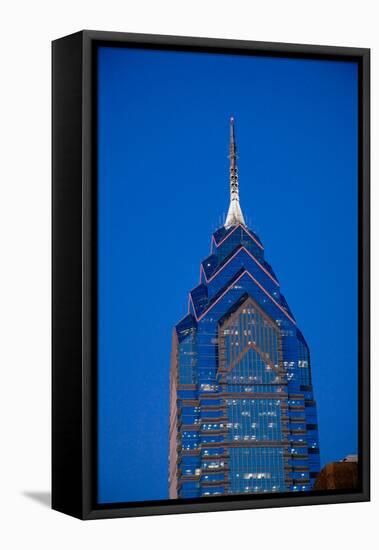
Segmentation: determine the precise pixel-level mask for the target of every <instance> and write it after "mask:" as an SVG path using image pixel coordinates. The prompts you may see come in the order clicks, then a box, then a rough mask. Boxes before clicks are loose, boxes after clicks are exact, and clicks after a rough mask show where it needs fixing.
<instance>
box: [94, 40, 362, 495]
mask: <svg viewBox="0 0 379 550" xmlns="http://www.w3.org/2000/svg"><path fill="white" fill-rule="evenodd" d="M231 114H233V115H234V116H235V119H236V135H237V145H238V153H239V179H240V197H241V206H242V210H243V212H244V214H245V219H246V218H247V219H248V221H249V225H250V226H251V227H252V228H253V229H254V230H255V231H256V232H257V233H258V235H259V236H260V238H261V239H262V242H263V244H264V246H265V253H266V259H267V261H268V262H269V263H271V265H272V267H273V269H274V271H275V273H276V275H277V277H278V278H279V281H280V283H281V289H282V292H283V293H284V295H285V297H286V299H287V301H288V303H289V305H290V307H291V309H292V311H293V313H294V315H295V317H296V319H297V322H298V325H299V327H300V329H301V330H302V332H303V334H304V336H305V338H306V340H307V342H308V344H309V347H310V351H311V365H312V374H313V383H314V390H315V398H316V400H317V404H318V417H319V434H320V449H321V463H322V464H325V463H326V462H329V461H331V460H339V459H341V458H343V457H344V456H345V455H346V454H350V453H355V452H357V337H356V336H357V202H356V196H357V66H356V64H354V63H345V62H334V61H333V62H331V61H315V60H290V59H279V58H277V59H275V58H264V57H243V56H227V55H209V54H203V53H202V54H195V53H180V52H177V53H176V52H175V53H173V52H159V51H146V50H145V51H144V50H128V49H123V48H119V49H117V48H105V47H104V48H101V49H100V52H99V157H98V158H99V491H100V502H112V501H113V502H116V501H133V500H148V499H163V498H167V477H168V460H167V457H168V425H169V422H168V414H169V367H170V350H171V334H172V329H173V326H174V325H175V324H176V323H177V322H178V321H179V320H180V319H181V318H182V317H183V316H184V315H185V314H186V311H187V309H186V308H187V297H188V291H189V290H190V289H192V288H193V287H194V286H196V284H197V283H198V277H199V265H200V261H201V260H202V259H203V258H205V257H206V256H207V255H208V254H209V246H210V238H211V233H212V231H213V230H214V229H215V228H216V227H217V226H219V225H221V223H220V221H221V217H222V215H223V213H225V212H226V211H227V208H228V202H229V182H228V158H227V155H228V139H229V127H228V125H229V116H230V115H231Z"/></svg>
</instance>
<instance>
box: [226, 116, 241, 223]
mask: <svg viewBox="0 0 379 550" xmlns="http://www.w3.org/2000/svg"><path fill="white" fill-rule="evenodd" d="M229 159H230V206H229V210H228V215H227V216H226V221H225V228H226V229H229V227H232V226H233V225H238V224H239V223H241V224H242V225H246V224H245V220H244V217H243V214H242V210H241V207H240V199H239V188H238V168H237V146H236V141H235V135H234V117H230V145H229Z"/></svg>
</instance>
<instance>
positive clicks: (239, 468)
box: [169, 118, 320, 498]
mask: <svg viewBox="0 0 379 550" xmlns="http://www.w3.org/2000/svg"><path fill="white" fill-rule="evenodd" d="M229 158H230V206H229V211H228V215H227V218H226V221H225V225H224V226H223V227H221V228H219V229H218V230H216V231H215V233H213V235H212V242H211V253H210V255H209V256H208V257H207V258H206V259H205V260H203V261H202V262H201V265H200V281H199V284H198V286H196V288H194V289H193V290H192V291H191V292H190V293H189V302H188V314H187V315H186V316H185V317H184V318H183V319H182V320H181V321H180V322H179V323H178V324H177V325H176V326H175V328H174V331H173V338H172V354H171V370H170V452H169V496H170V498H195V497H203V496H204V497H206V496H212V495H228V494H249V493H250V494H257V493H267V492H269V493H271V492H288V491H309V490H310V489H311V488H312V486H313V483H314V480H315V478H316V476H317V473H318V472H319V469H320V463H319V447H318V430H317V415H316V404H315V401H314V398H313V388H312V380H311V369H310V354H309V349H308V346H307V343H306V341H305V339H304V337H303V335H302V333H301V332H300V330H299V328H298V327H297V324H296V321H295V318H294V316H293V314H292V312H291V310H290V308H289V306H288V304H287V302H286V300H285V298H284V296H283V294H282V293H281V291H280V285H279V281H278V280H277V277H276V276H275V273H274V271H273V269H272V268H271V266H270V265H269V264H268V263H267V261H266V259H265V255H264V247H263V245H262V242H261V241H260V239H259V237H258V236H257V235H256V234H255V233H254V232H253V231H252V230H251V229H249V228H248V227H247V225H246V223H245V220H244V216H243V213H242V210H241V207H240V202H239V183H238V169H237V152H236V143H235V133H234V120H233V118H232V119H231V121H230V155H229Z"/></svg>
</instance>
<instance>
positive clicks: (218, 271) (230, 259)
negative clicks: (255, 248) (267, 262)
mask: <svg viewBox="0 0 379 550" xmlns="http://www.w3.org/2000/svg"><path fill="white" fill-rule="evenodd" d="M241 250H244V251H245V252H247V254H248V255H249V256H250V258H252V259H253V260H254V262H255V263H256V264H257V265H259V267H260V268H261V269H262V270H263V271H264V272H265V273H266V275H268V277H270V279H271V280H272V281H273V282H274V283H275V284H276V285H278V286H280V285H279V283H278V281H277V280H276V279H275V278H274V277H273V276H272V275H271V274H270V273H269V271H267V269H265V268H264V267H263V265H262V264H261V263H260V262H258V260H257V259H256V258H255V256H253V254H252V253H251V252H250V251H249V250H247V248H245V247H244V246H242V247H241V248H239V249H238V250H237V252H235V253H234V254H233V256H232V257H231V258H229V260H228V261H227V262H225V264H224V265H223V266H222V267H221V268H220V269H218V270H217V271H216V272H215V273H214V274H213V275H212V277H210V278H209V279H207V276H206V274H205V271H204V268H203V264H202V263H201V264H200V283H201V271H203V273H204V277H205V280H206V281H207V283H210V282H211V281H212V280H213V279H214V278H215V277H216V275H218V274H219V273H220V272H221V271H222V270H223V269H224V267H226V266H227V265H228V264H229V262H231V261H232V260H233V259H234V258H235V257H236V256H237V255H238V254H239V252H241Z"/></svg>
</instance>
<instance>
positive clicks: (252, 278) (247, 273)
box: [188, 270, 296, 325]
mask: <svg viewBox="0 0 379 550" xmlns="http://www.w3.org/2000/svg"><path fill="white" fill-rule="evenodd" d="M244 275H248V276H249V277H250V279H251V280H252V281H254V283H255V284H256V285H257V286H259V288H260V289H261V290H262V291H263V292H264V293H265V294H266V296H268V297H269V298H270V300H271V301H272V302H273V303H274V304H275V305H276V307H278V308H279V309H280V310H281V311H282V312H283V313H284V315H285V316H286V317H288V319H289V320H290V321H291V322H292V323H293V324H294V325H296V321H295V319H293V318H292V317H291V315H290V314H289V313H287V312H286V310H285V309H284V308H283V307H282V306H281V305H280V304H278V302H277V301H276V300H275V299H274V298H273V297H272V296H271V294H269V293H268V292H267V290H266V289H265V288H264V287H263V286H262V285H261V284H260V283H258V281H257V280H256V279H255V278H254V277H253V276H252V275H251V274H250V273H249V272H248V271H247V270H245V271H243V272H242V273H241V275H239V277H237V279H236V280H235V281H234V282H233V283H232V284H231V285H230V286H228V288H227V289H226V290H224V292H223V293H222V294H221V295H220V296H219V297H218V298H217V300H215V301H214V302H213V304H212V305H211V306H209V307H208V308H207V309H206V310H205V311H203V313H202V314H201V315H200V316H199V317H198V316H197V315H196V309H195V306H194V303H193V300H192V296H191V293H190V294H189V302H191V303H192V309H193V312H194V315H195V319H196V321H201V319H202V318H203V317H204V315H206V314H207V313H208V312H209V311H210V310H211V309H212V308H213V307H214V306H215V305H216V304H217V303H218V302H219V301H220V300H221V299H222V298H223V297H224V296H225V294H226V293H227V292H228V291H229V290H230V289H231V288H232V287H233V286H234V285H235V284H236V283H237V282H238V281H239V280H240V279H241V278H242V277H243V276H244ZM188 312H189V311H188Z"/></svg>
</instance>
